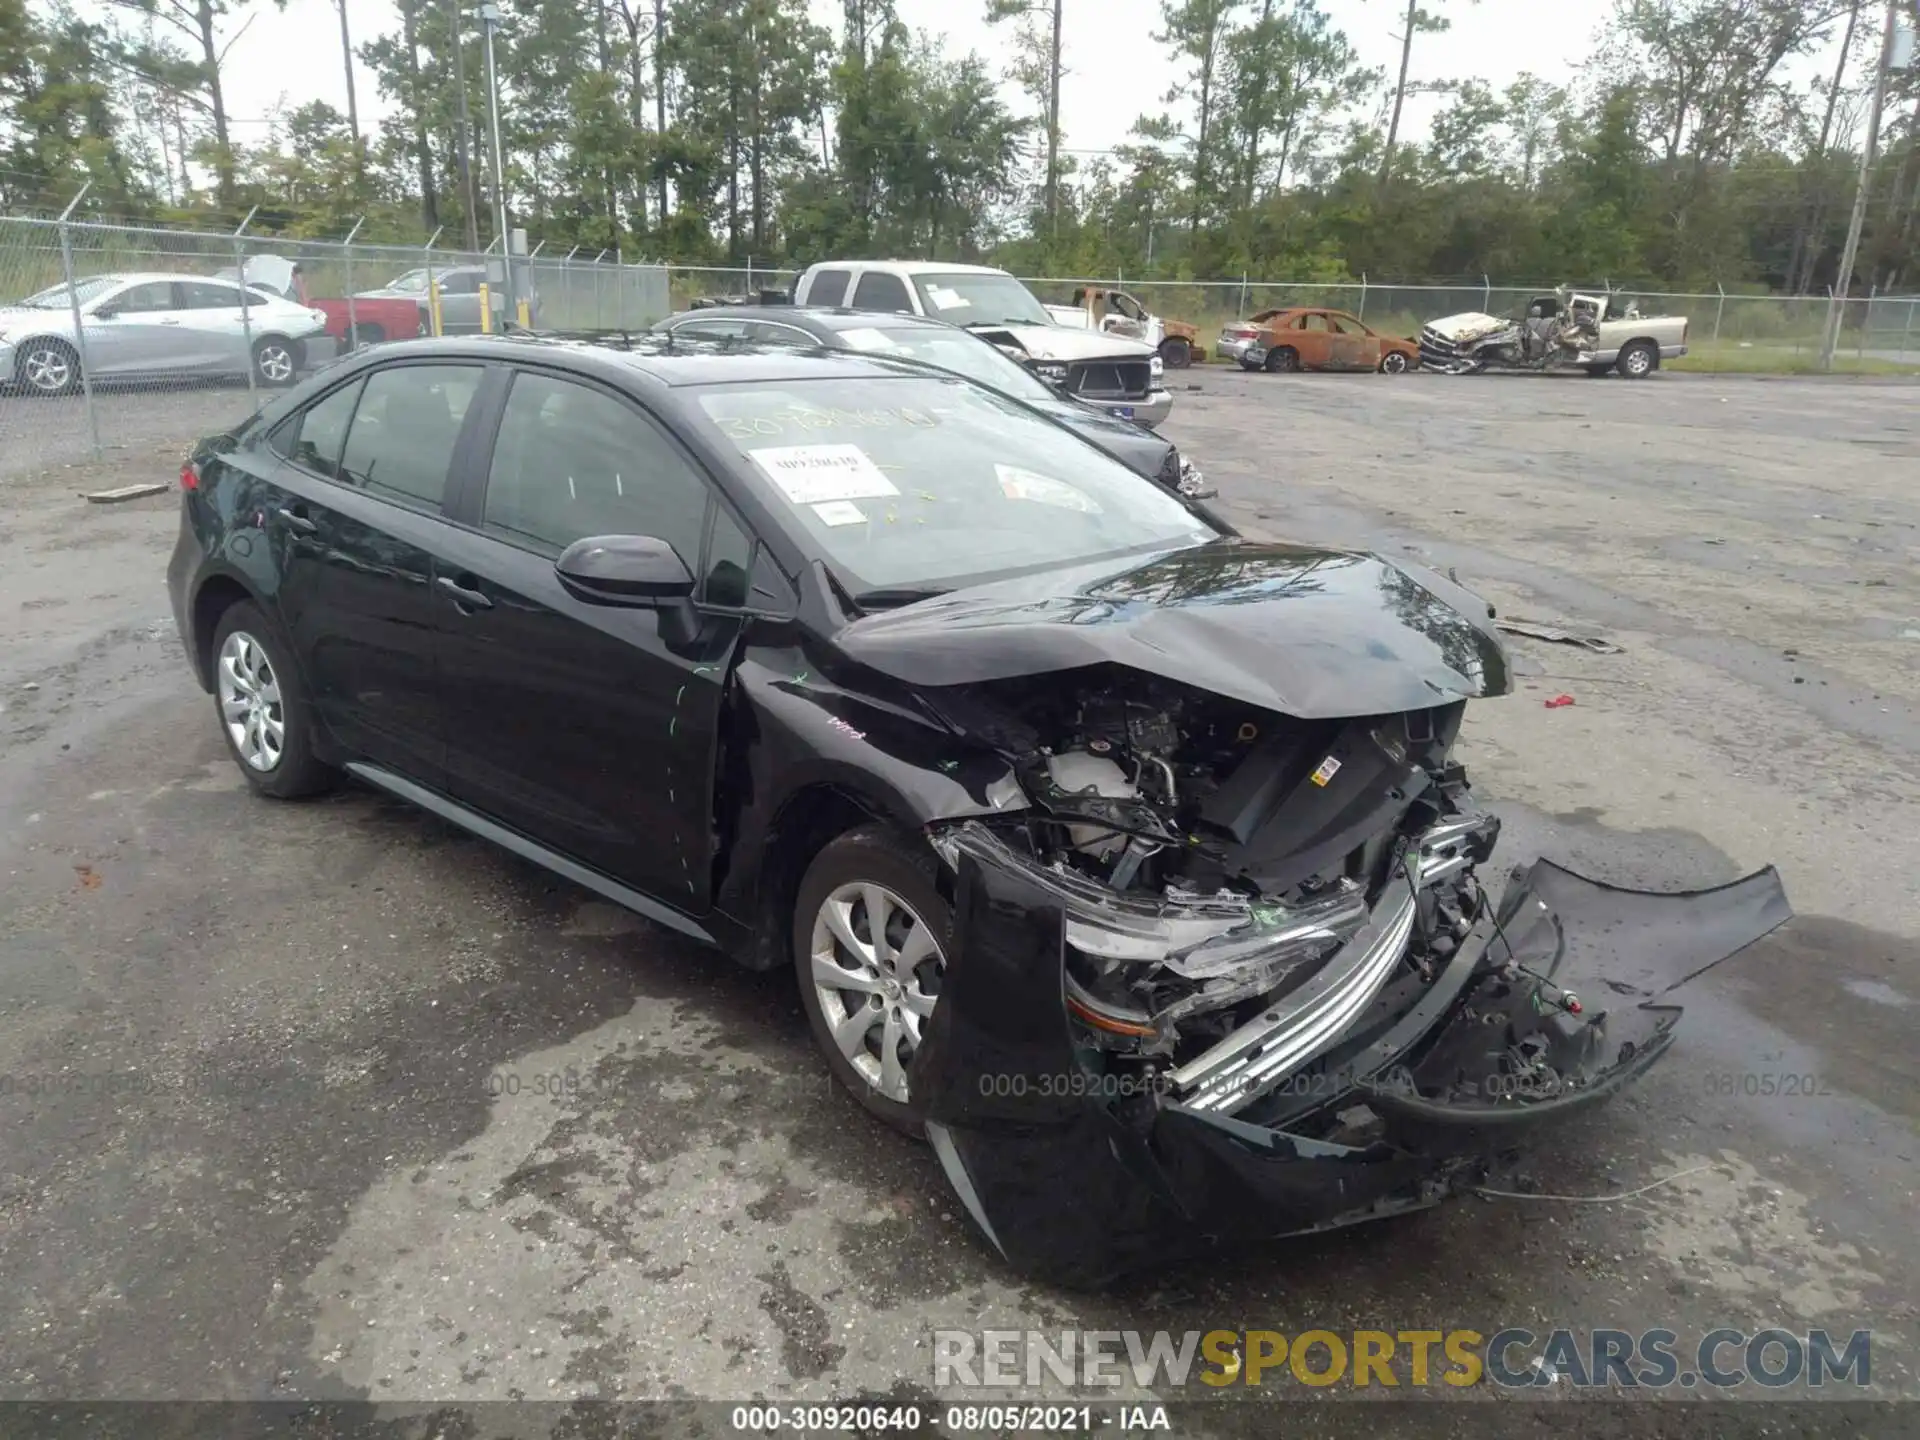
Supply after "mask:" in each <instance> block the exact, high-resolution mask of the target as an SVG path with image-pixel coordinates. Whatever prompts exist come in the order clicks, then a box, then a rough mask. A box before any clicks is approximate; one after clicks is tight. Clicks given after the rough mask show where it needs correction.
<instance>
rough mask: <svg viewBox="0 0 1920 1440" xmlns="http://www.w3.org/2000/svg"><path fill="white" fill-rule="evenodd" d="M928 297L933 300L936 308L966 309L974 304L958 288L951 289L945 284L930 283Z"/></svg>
mask: <svg viewBox="0 0 1920 1440" xmlns="http://www.w3.org/2000/svg"><path fill="white" fill-rule="evenodd" d="M927 298H928V299H929V300H931V301H933V306H934V309H936V310H965V309H967V308H969V307H970V306H971V305H972V304H973V302H972V301H971V300H969V299H967V298H966V296H964V295H962V294H961V293H960V292H959V291H958V290H949V289H948V288H947V287H946V286H944V285H929V286H928V287H927Z"/></svg>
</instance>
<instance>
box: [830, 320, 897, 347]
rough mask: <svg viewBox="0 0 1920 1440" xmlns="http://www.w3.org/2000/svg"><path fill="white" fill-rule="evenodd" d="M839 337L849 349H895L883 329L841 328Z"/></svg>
mask: <svg viewBox="0 0 1920 1440" xmlns="http://www.w3.org/2000/svg"><path fill="white" fill-rule="evenodd" d="M840 338H841V339H842V340H844V341H845V342H846V346H847V348H848V349H849V350H897V349H899V348H900V347H899V346H897V345H895V344H894V343H893V341H892V340H891V339H889V338H888V336H887V332H886V331H884V330H874V329H870V328H867V327H865V326H863V327H861V328H859V329H857V330H842V331H841V332H840Z"/></svg>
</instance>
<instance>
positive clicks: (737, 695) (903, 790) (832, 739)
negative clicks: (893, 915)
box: [715, 645, 1027, 917]
mask: <svg viewBox="0 0 1920 1440" xmlns="http://www.w3.org/2000/svg"><path fill="white" fill-rule="evenodd" d="M877 689H878V693H876V690H877ZM716 778H717V783H716V786H715V793H716V801H717V803H716V805H715V813H716V815H718V816H719V817H720V825H721V828H722V830H723V832H724V833H726V834H729V835H731V837H732V840H731V845H730V847H729V853H728V859H727V864H726V873H725V875H724V877H723V878H722V880H721V883H720V886H719V904H720V908H722V909H723V910H725V911H726V912H727V913H729V914H731V915H734V916H739V917H745V916H749V915H752V914H756V913H758V907H759V904H760V899H761V872H762V870H763V868H764V864H765V861H766V858H767V853H768V850H769V848H770V846H771V845H772V843H773V840H774V837H775V836H776V835H777V834H778V832H779V830H780V828H781V826H782V824H783V823H785V820H786V818H787V816H788V812H789V810H790V807H791V806H792V805H794V804H796V803H804V801H805V797H806V796H807V795H808V794H809V793H817V792H819V791H821V790H831V791H834V792H836V793H838V794H840V795H843V796H845V797H847V798H849V799H851V800H852V801H853V802H854V803H855V804H857V805H858V806H859V807H860V808H861V809H862V810H865V811H866V812H867V813H868V814H870V815H872V816H874V817H875V818H876V819H884V820H887V821H890V822H892V823H893V824H895V825H898V826H899V827H900V828H902V829H905V830H918V829H920V828H922V827H924V826H926V825H929V824H931V823H933V822H934V821H937V820H953V819H963V818H966V817H970V816H981V815H993V814H1004V813H1007V812H1008V811H1014V810H1021V809H1024V808H1026V805H1027V800H1026V797H1025V795H1024V794H1023V793H1022V792H1021V790H1020V786H1019V784H1018V782H1017V781H1016V780H1015V779H1014V777H1013V771H1012V768H1011V767H1010V766H1009V765H1008V764H1007V762H1006V761H1005V760H1003V759H1002V758H1000V756H998V755H997V754H995V753H994V752H993V751H991V750H988V749H986V748H984V747H982V746H979V745H977V744H970V743H969V742H967V741H965V740H963V739H961V738H960V737H958V736H956V735H955V734H954V733H953V732H952V731H951V730H949V729H948V728H947V727H946V726H944V725H942V724H940V723H939V722H937V721H936V720H934V719H933V717H932V716H930V715H928V714H926V713H925V712H923V711H921V710H919V709H918V708H917V707H916V706H915V705H914V703H913V701H912V692H911V691H910V690H908V689H906V688H904V687H885V688H879V687H873V686H865V687H863V688H862V689H861V690H859V691H855V690H851V689H848V688H845V687H843V686H842V685H840V684H839V683H837V682H836V681H835V680H834V679H832V678H830V677H829V676H827V675H826V674H823V673H821V671H820V670H819V669H817V668H816V665H815V661H814V659H813V658H812V657H810V656H809V654H808V652H807V650H806V649H804V648H803V647H801V646H798V645H794V646H781V647H777V648H776V647H771V646H754V647H750V648H749V649H748V650H747V651H746V653H745V654H744V655H743V656H742V658H741V660H740V662H739V664H738V666H737V667H736V668H735V670H734V673H733V678H732V686H731V694H730V697H729V701H728V713H727V715H726V718H725V719H724V721H723V728H722V742H721V761H720V767H719V771H718V775H717V777H716Z"/></svg>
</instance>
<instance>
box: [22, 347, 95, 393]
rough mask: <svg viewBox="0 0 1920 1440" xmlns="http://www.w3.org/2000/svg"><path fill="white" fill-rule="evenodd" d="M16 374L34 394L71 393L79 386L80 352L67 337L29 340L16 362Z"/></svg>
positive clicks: (23, 384)
mask: <svg viewBox="0 0 1920 1440" xmlns="http://www.w3.org/2000/svg"><path fill="white" fill-rule="evenodd" d="M13 378H14V383H16V384H17V385H19V386H20V388H21V389H23V390H27V391H30V392H32V393H33V394H35V395H71V394H72V393H73V392H74V391H75V390H77V389H79V388H80V355H79V353H78V352H77V351H76V350H75V349H74V348H73V347H72V346H71V345H69V344H67V342H66V341H64V340H29V341H27V342H26V344H24V345H22V346H21V347H20V350H19V358H18V359H16V360H15V361H14V362H13Z"/></svg>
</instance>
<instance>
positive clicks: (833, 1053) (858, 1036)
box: [793, 825, 953, 1135]
mask: <svg viewBox="0 0 1920 1440" xmlns="http://www.w3.org/2000/svg"><path fill="white" fill-rule="evenodd" d="M938 863H939V862H938V861H937V860H936V859H935V858H934V855H933V852H932V850H931V849H930V848H929V847H928V846H927V844H926V842H925V841H924V840H921V839H919V838H918V837H915V836H909V835H903V834H901V833H899V832H898V831H895V830H892V829H890V828H888V827H886V826H880V825H871V826H866V827H864V828H862V829H859V830H851V831H848V832H847V833H846V834H844V835H841V836H840V837H839V838H837V839H835V840H833V841H830V842H829V843H828V844H827V845H826V846H825V847H824V848H823V849H822V850H821V851H820V853H819V854H818V855H816V856H815V857H814V859H813V863H812V864H811V865H809V866H808V867H807V873H806V875H805V877H804V878H803V879H802V880H801V882H800V893H799V898H798V900H797V902H796V903H795V906H794V916H793V959H794V966H795V968H796V969H797V970H798V972H799V980H800V999H801V1004H802V1005H803V1006H804V1007H805V1009H806V1012H807V1022H808V1024H809V1025H811V1026H812V1028H813V1036H814V1039H815V1040H816V1041H817V1042H818V1043H819V1045H820V1048H821V1050H822V1051H823V1052H824V1053H825V1054H826V1057H827V1065H828V1067H829V1068H830V1069H831V1070H832V1071H833V1074H834V1078H835V1079H836V1080H838V1081H839V1082H840V1083H841V1084H842V1085H844V1086H846V1088H847V1089H848V1091H849V1092H851V1093H852V1095H853V1097H854V1098H855V1099H856V1100H858V1101H859V1102H860V1104H861V1105H862V1106H864V1107H865V1108H866V1110H867V1111H868V1112H869V1113H870V1114H872V1115H874V1116H876V1117H877V1118H878V1119H880V1120H883V1121H885V1122H886V1123H887V1124H888V1125H891V1126H892V1127H893V1128H894V1129H896V1130H899V1131H901V1132H902V1133H904V1134H908V1135H920V1134H922V1133H923V1122H922V1120H921V1112H920V1109H919V1107H918V1106H917V1105H916V1104H915V1103H914V1096H913V1094H912V1092H911V1089H910V1086H909V1080H908V1077H909V1072H910V1071H911V1070H912V1067H913V1057H914V1055H915V1053H916V1052H917V1051H918V1050H919V1048H920V1042H921V1040H922V1038H923V1037H924V1036H925V1034H926V1026H927V1022H928V1020H929V1019H930V1018H931V1017H932V1015H933V1007H934V1003H935V1002H936V1001H937V1000H938V999H939V995H940V983H941V980H942V978H943V976H944V975H945V973H946V968H947V956H948V955H949V954H950V953H951V951H952V949H953V912H952V911H951V909H950V908H949V907H948V905H947V902H946V901H945V900H944V899H942V898H941V896H940V892H939V889H938V888H937V887H936V885H935V884H934V877H935V875H936V873H937V867H938Z"/></svg>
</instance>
